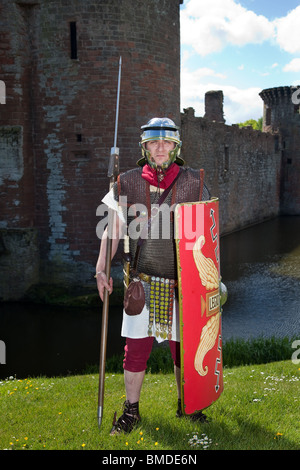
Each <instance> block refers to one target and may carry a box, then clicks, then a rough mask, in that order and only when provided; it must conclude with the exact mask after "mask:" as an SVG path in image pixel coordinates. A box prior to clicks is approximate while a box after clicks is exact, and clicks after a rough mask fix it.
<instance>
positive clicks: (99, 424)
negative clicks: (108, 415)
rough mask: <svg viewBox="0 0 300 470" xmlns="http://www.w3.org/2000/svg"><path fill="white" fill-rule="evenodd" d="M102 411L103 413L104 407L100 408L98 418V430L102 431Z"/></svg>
mask: <svg viewBox="0 0 300 470" xmlns="http://www.w3.org/2000/svg"><path fill="white" fill-rule="evenodd" d="M102 411H103V409H102V406H98V416H97V418H98V428H99V429H100V427H101V423H102Z"/></svg>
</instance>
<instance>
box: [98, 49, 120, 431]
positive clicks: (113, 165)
mask: <svg viewBox="0 0 300 470" xmlns="http://www.w3.org/2000/svg"><path fill="white" fill-rule="evenodd" d="M121 68H122V58H121V57H120V60H119V77H118V90H117V105H116V121H115V136H114V146H113V147H112V148H111V152H110V159H109V165H108V174H107V176H108V177H109V189H111V188H112V186H113V184H114V182H115V181H116V179H117V177H118V174H119V149H118V147H117V136H118V119H119V101H120V86H121ZM114 217H115V213H114V211H113V210H112V209H108V227H107V239H106V258H105V274H106V279H107V280H108V282H109V279H110V270H111V254H112V237H113V225H114ZM108 311H109V292H108V290H107V289H104V293H103V307H102V325H101V343H100V363H99V388H98V427H99V429H100V426H101V423H102V417H103V402H104V380H105V362H106V347H107V331H108Z"/></svg>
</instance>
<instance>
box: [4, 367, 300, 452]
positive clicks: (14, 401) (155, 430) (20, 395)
mask: <svg viewBox="0 0 300 470" xmlns="http://www.w3.org/2000/svg"><path fill="white" fill-rule="evenodd" d="M299 381H300V371H299V365H295V364H293V363H292V362H291V360H287V361H280V362H272V363H267V364H260V365H250V366H249V365H248V366H239V367H231V368H225V369H224V392H223V394H222V395H221V397H220V398H219V400H218V401H217V402H215V403H214V404H213V405H212V406H210V407H209V408H208V409H207V410H206V414H207V416H208V418H209V419H210V422H209V423H206V424H199V423H194V422H192V421H190V420H189V419H187V418H181V419H178V418H176V417H175V411H176V401H177V396H176V386H175V382H174V377H173V374H168V373H167V374H163V373H148V374H147V375H146V378H145V382H144V387H143V390H142V396H141V402H140V412H141V416H142V423H141V424H140V426H139V427H138V428H137V429H135V430H134V431H133V432H132V433H131V434H129V435H120V436H110V435H109V431H110V428H111V423H112V418H113V413H114V411H115V410H116V411H117V413H118V415H120V412H121V408H122V403H123V401H124V384H123V375H122V374H120V373H109V372H108V373H107V374H106V380H105V403H104V417H103V422H102V426H101V429H100V431H99V429H98V425H97V419H96V418H97V391H98V376H97V375H96V374H95V375H94V374H86V375H80V376H79V375H78V376H69V377H58V378H45V377H38V378H29V379H25V380H18V378H15V379H8V380H5V381H2V382H1V383H0V449H30V450H34V449H41V450H43V449H45V450H51V449H59V450H63V449H77V450H91V449H98V450H101V449H103V450H114V449H115V450H116V449H119V450H129V449H139V450H176V451H180V450H185V451H186V450H203V449H210V450H229V449H233V450H237V449H246V450H248V449H249V450H254V449H268V450H273V449H286V450H292V449H299V448H300V438H299V436H300V429H299Z"/></svg>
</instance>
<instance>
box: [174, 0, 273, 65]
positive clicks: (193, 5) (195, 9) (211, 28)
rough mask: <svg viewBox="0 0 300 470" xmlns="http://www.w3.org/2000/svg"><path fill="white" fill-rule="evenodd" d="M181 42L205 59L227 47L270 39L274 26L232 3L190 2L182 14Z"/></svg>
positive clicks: (223, 0)
mask: <svg viewBox="0 0 300 470" xmlns="http://www.w3.org/2000/svg"><path fill="white" fill-rule="evenodd" d="M180 24H181V41H182V43H183V44H186V45H190V46H192V47H193V49H194V50H195V51H196V52H197V53H198V54H200V55H201V56H205V55H207V54H210V53H212V52H218V51H221V50H222V49H223V48H224V47H225V46H226V45H227V44H232V45H237V46H243V45H245V44H248V43H261V42H263V41H265V40H266V39H269V38H271V37H273V35H274V25H273V24H272V23H271V22H270V21H269V20H268V19H267V18H266V17H264V16H262V15H256V14H255V13H254V12H252V11H250V10H247V9H246V8H244V7H242V6H241V5H239V4H237V3H235V1H234V0H214V1H213V2H212V1H211V0H189V1H188V2H186V6H185V8H184V9H182V10H181V22H180Z"/></svg>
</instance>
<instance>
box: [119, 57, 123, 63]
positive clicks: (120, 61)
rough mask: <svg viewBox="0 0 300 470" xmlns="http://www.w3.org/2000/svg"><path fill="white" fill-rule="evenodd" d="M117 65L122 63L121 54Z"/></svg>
mask: <svg viewBox="0 0 300 470" xmlns="http://www.w3.org/2000/svg"><path fill="white" fill-rule="evenodd" d="M119 65H122V56H121V55H120V60H119Z"/></svg>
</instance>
